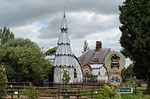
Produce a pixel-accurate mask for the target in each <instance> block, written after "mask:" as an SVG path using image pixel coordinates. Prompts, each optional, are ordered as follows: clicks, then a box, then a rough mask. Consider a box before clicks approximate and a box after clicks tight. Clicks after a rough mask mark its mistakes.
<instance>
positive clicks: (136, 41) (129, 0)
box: [119, 0, 150, 89]
mask: <svg viewBox="0 0 150 99" xmlns="http://www.w3.org/2000/svg"><path fill="white" fill-rule="evenodd" d="M119 10H120V12H121V13H120V22H121V24H122V26H121V27H120V30H121V32H122V36H121V38H120V43H121V46H122V47H123V50H122V53H123V54H124V55H125V56H126V57H129V58H130V59H131V60H132V61H133V62H134V69H133V70H134V72H135V75H136V77H137V78H138V79H148V86H149V89H150V66H149V64H150V61H149V56H150V51H149V48H150V29H149V26H150V1H149V0H126V1H125V2H124V3H123V5H122V6H120V7H119ZM147 77H148V78H147Z"/></svg>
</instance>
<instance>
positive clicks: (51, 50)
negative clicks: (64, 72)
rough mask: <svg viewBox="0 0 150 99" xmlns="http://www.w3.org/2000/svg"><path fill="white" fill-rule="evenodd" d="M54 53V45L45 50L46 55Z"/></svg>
mask: <svg viewBox="0 0 150 99" xmlns="http://www.w3.org/2000/svg"><path fill="white" fill-rule="evenodd" d="M55 53H56V47H53V48H50V49H48V50H47V51H46V55H54V54H55Z"/></svg>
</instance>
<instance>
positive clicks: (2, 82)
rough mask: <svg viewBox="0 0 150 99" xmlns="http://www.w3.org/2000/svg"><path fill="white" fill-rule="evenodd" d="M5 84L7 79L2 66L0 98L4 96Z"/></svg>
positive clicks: (0, 69) (0, 70) (0, 72)
mask: <svg viewBox="0 0 150 99" xmlns="http://www.w3.org/2000/svg"><path fill="white" fill-rule="evenodd" d="M6 82H7V78H6V74H5V68H4V67H3V65H0V98H1V96H4V95H6V85H7V84H6Z"/></svg>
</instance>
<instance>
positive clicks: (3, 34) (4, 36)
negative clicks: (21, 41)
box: [0, 27, 15, 44]
mask: <svg viewBox="0 0 150 99" xmlns="http://www.w3.org/2000/svg"><path fill="white" fill-rule="evenodd" d="M14 38H15V36H14V34H13V33H12V32H11V31H10V29H9V28H7V27H4V28H3V29H0V40H1V41H0V43H1V44H4V43H6V42H7V41H8V40H10V39H14Z"/></svg>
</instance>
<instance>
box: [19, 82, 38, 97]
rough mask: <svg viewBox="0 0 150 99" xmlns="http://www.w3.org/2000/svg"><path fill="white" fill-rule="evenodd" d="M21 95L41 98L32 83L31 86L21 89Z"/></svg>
mask: <svg viewBox="0 0 150 99" xmlns="http://www.w3.org/2000/svg"><path fill="white" fill-rule="evenodd" d="M21 95H25V96H28V97H29V99H38V98H39V91H38V90H36V88H35V87H34V86H33V85H32V84H30V85H29V87H25V88H24V89H22V90H21Z"/></svg>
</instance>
